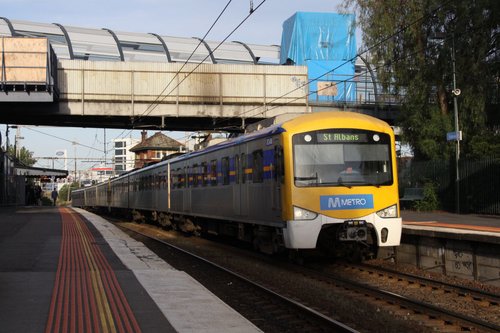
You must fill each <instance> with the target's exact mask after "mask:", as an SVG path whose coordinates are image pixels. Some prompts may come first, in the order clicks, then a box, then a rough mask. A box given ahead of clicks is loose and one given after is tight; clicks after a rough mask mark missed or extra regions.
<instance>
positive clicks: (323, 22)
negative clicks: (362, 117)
mask: <svg viewBox="0 0 500 333" xmlns="http://www.w3.org/2000/svg"><path fill="white" fill-rule="evenodd" d="M354 19H355V16H354V15H353V14H336V13H305V12H297V13H295V14H294V15H293V16H292V17H290V18H289V19H287V20H286V21H285V22H284V23H283V34H282V37H281V54H280V63H281V64H283V65H284V64H289V65H293V64H295V65H307V66H308V73H309V74H308V75H309V80H312V79H316V78H319V79H318V80H317V81H314V82H311V84H310V86H309V89H310V91H311V92H317V93H314V94H313V95H312V96H311V97H310V100H317V101H354V100H355V98H356V86H355V84H354V82H353V81H354V79H353V77H354V62H355V61H354V57H355V56H356V35H355V26H354V24H355V21H354ZM325 73H326V74H325ZM323 74H325V75H323ZM318 81H319V82H318ZM348 81H349V82H348ZM328 85H330V86H331V87H330V88H328V87H327V86H328Z"/></svg>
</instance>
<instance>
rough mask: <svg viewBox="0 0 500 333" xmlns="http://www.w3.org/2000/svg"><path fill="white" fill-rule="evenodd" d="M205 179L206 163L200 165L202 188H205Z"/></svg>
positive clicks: (206, 176) (206, 175) (206, 177)
mask: <svg viewBox="0 0 500 333" xmlns="http://www.w3.org/2000/svg"><path fill="white" fill-rule="evenodd" d="M207 179H208V174H207V162H203V163H201V184H202V185H203V186H207V183H208V182H207Z"/></svg>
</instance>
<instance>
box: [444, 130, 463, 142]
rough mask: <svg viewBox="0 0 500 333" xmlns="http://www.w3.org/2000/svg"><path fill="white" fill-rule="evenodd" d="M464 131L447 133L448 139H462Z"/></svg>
mask: <svg viewBox="0 0 500 333" xmlns="http://www.w3.org/2000/svg"><path fill="white" fill-rule="evenodd" d="M461 140H462V131H458V132H448V133H446V141H461Z"/></svg>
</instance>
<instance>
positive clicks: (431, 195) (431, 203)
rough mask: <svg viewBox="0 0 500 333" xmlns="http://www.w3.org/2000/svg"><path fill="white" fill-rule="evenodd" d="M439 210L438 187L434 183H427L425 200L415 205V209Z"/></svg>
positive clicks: (418, 201) (416, 202)
mask: <svg viewBox="0 0 500 333" xmlns="http://www.w3.org/2000/svg"><path fill="white" fill-rule="evenodd" d="M438 208H439V200H438V196H437V193H436V186H435V185H434V184H433V183H430V182H429V183H425V185H424V198H423V199H422V200H417V201H415V202H414V203H413V209H415V210H417V211H426V212H427V211H433V210H436V209H438Z"/></svg>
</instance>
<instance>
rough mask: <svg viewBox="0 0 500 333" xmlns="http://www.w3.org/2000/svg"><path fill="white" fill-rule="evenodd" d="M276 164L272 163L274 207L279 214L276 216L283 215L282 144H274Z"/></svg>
mask: <svg viewBox="0 0 500 333" xmlns="http://www.w3.org/2000/svg"><path fill="white" fill-rule="evenodd" d="M273 160H274V165H271V167H270V169H271V173H272V177H271V179H272V194H273V198H272V205H273V206H272V209H273V211H275V212H276V213H277V214H276V215H275V216H278V217H280V216H281V185H282V182H283V170H284V168H283V163H284V161H283V147H281V146H280V145H276V146H274V158H273Z"/></svg>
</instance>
